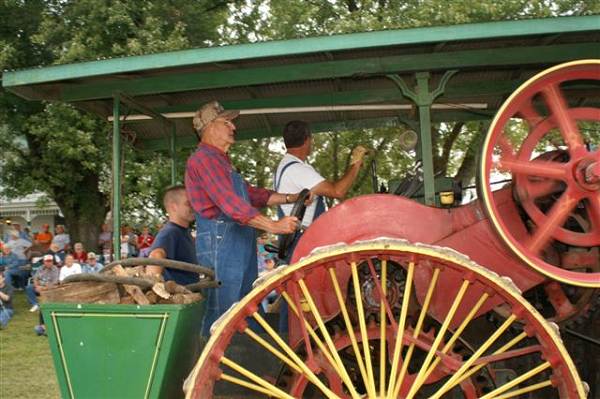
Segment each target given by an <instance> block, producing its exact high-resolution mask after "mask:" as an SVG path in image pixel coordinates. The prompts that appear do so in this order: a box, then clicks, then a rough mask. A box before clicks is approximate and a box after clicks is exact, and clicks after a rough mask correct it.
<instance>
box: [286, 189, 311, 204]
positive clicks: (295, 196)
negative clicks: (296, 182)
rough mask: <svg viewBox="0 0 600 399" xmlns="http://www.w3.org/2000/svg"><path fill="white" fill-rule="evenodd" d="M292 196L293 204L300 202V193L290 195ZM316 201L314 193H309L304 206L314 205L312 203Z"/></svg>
mask: <svg viewBox="0 0 600 399" xmlns="http://www.w3.org/2000/svg"><path fill="white" fill-rule="evenodd" d="M289 196H290V200H291V201H292V202H291V203H294V202H296V201H298V197H300V193H298V194H289ZM314 199H315V195H314V194H313V192H312V191H309V192H308V197H306V200H305V201H304V205H306V206H309V205H310V204H312V202H313V201H314Z"/></svg>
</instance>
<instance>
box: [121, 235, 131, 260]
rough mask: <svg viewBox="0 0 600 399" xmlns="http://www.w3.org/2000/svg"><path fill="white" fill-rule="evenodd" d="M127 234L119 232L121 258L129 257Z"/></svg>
mask: <svg viewBox="0 0 600 399" xmlns="http://www.w3.org/2000/svg"><path fill="white" fill-rule="evenodd" d="M129 254H130V252H129V235H127V234H121V259H127V258H129Z"/></svg>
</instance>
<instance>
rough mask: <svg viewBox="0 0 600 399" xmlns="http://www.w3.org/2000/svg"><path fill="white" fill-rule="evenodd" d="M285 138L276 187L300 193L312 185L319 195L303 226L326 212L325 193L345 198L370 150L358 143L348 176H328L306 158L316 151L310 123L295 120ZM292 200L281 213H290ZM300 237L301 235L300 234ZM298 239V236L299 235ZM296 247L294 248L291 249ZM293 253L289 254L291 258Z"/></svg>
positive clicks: (289, 125) (284, 135) (286, 128)
mask: <svg viewBox="0 0 600 399" xmlns="http://www.w3.org/2000/svg"><path fill="white" fill-rule="evenodd" d="M283 141H284V143H285V147H286V149H287V153H286V154H285V155H284V157H283V159H282V160H281V162H279V166H278V167H277V171H276V172H275V179H274V184H273V185H274V188H275V191H277V192H282V193H299V192H300V191H302V190H303V189H305V188H307V189H309V190H310V191H311V192H312V193H313V194H314V195H315V198H314V199H313V202H312V204H311V205H309V206H308V207H307V208H306V212H305V214H304V219H302V226H303V227H304V228H306V227H308V226H310V224H311V223H312V222H313V221H314V220H315V219H316V218H317V217H319V215H320V214H321V213H323V212H325V201H324V199H323V197H328V198H336V199H343V198H344V197H345V196H346V193H347V192H348V190H350V187H352V184H353V183H354V181H355V180H356V178H357V177H358V172H359V171H360V167H361V166H362V161H363V157H364V155H365V154H366V152H367V150H366V149H365V148H364V147H362V146H357V147H356V148H354V150H352V158H351V161H350V166H349V167H348V170H346V173H344V176H342V177H341V178H340V179H339V180H337V181H329V180H326V179H325V178H324V177H323V176H321V175H320V174H319V172H317V171H316V170H315V168H313V167H312V166H311V165H309V164H308V163H306V158H307V157H308V156H309V155H310V153H311V151H312V141H313V139H312V134H311V131H310V127H309V126H308V123H306V122H303V121H291V122H289V123H288V124H287V125H285V127H284V129H283ZM292 207H293V205H292V204H289V205H281V208H280V217H281V213H283V214H284V215H286V216H289V214H290V212H291V211H292ZM297 238H298V237H297ZM296 240H297V239H296ZM292 250H293V247H292V248H290V251H289V252H290V253H291V252H292ZM290 257H291V254H288V260H289V258H290Z"/></svg>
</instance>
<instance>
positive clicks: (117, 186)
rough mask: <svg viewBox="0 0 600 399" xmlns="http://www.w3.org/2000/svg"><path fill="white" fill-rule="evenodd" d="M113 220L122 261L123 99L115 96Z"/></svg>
mask: <svg viewBox="0 0 600 399" xmlns="http://www.w3.org/2000/svg"><path fill="white" fill-rule="evenodd" d="M112 150H113V153H112V193H113V198H112V199H113V203H112V219H113V251H114V259H115V260H119V259H121V99H120V96H119V95H118V94H115V95H114V96H113V137H112Z"/></svg>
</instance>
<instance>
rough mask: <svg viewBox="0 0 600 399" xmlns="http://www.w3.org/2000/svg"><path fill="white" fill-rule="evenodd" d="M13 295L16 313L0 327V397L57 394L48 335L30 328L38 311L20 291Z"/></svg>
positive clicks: (53, 396)
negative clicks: (30, 310)
mask: <svg viewBox="0 0 600 399" xmlns="http://www.w3.org/2000/svg"><path fill="white" fill-rule="evenodd" d="M13 299H14V300H13V304H14V307H15V315H14V316H13V318H12V319H11V321H10V323H9V324H8V327H7V328H6V329H4V330H0V398H7V399H8V398H11V399H12V398H32V399H34V398H35V399H46V398H60V393H59V390H58V383H57V381H56V373H55V371H54V364H53V362H52V356H51V354H50V346H49V345H48V338H47V337H45V336H42V337H38V336H37V335H36V334H35V332H34V331H33V327H34V326H35V325H36V324H38V317H39V316H38V315H39V313H38V312H35V313H30V312H29V303H28V302H27V298H26V297H25V293H24V292H23V291H18V292H15V295H14V298H13Z"/></svg>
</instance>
